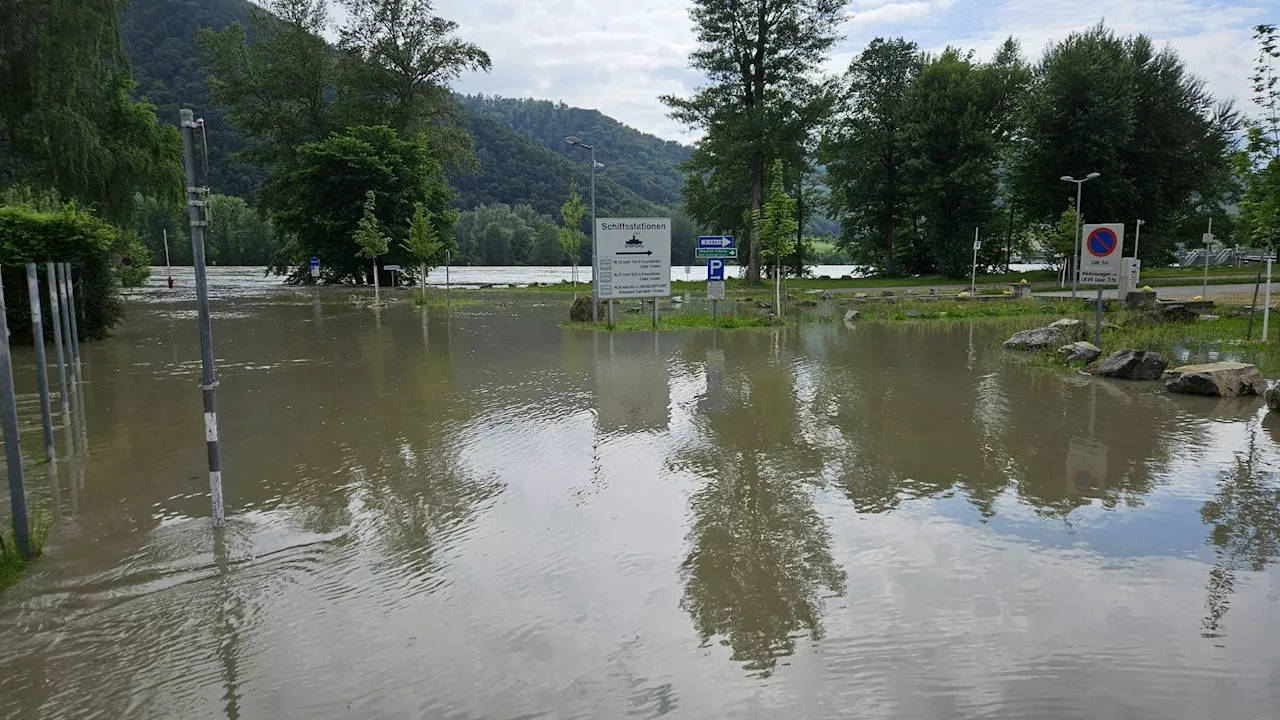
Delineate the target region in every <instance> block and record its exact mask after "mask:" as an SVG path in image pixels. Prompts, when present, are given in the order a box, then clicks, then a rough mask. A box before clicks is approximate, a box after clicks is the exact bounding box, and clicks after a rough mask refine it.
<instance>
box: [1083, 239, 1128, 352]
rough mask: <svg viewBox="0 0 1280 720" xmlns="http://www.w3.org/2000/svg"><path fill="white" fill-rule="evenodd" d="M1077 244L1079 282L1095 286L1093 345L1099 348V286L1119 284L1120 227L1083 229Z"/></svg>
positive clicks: (1100, 306) (1100, 337) (1100, 328)
mask: <svg viewBox="0 0 1280 720" xmlns="http://www.w3.org/2000/svg"><path fill="white" fill-rule="evenodd" d="M1083 232H1084V242H1083V243H1081V244H1080V258H1079V263H1080V265H1079V267H1080V282H1081V283H1084V284H1089V283H1092V284H1094V285H1097V286H1098V300H1097V304H1096V306H1095V307H1094V328H1093V344H1094V345H1098V346H1101V345H1102V286H1103V285H1119V284H1120V259H1121V257H1122V256H1123V255H1124V252H1123V250H1124V223H1106V224H1102V225H1085V226H1084V231H1083Z"/></svg>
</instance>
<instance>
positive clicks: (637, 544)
mask: <svg viewBox="0 0 1280 720" xmlns="http://www.w3.org/2000/svg"><path fill="white" fill-rule="evenodd" d="M213 283H214V289H215V295H216V298H217V299H216V300H215V302H214V336H215V341H216V344H217V358H218V364H219V377H220V380H221V384H220V386H219V388H218V392H219V401H220V404H221V430H222V441H223V458H224V467H225V471H224V483H225V487H226V499H227V503H228V505H229V508H230V511H231V513H232V516H231V518H230V520H229V525H228V527H227V529H226V530H225V531H224V532H217V533H215V532H213V531H212V530H211V528H210V522H209V520H208V518H207V513H208V510H209V501H208V496H207V478H206V472H205V451H204V442H203V432H202V423H201V406H200V395H199V391H198V388H197V386H196V381H197V378H198V374H199V360H198V357H199V354H198V348H197V337H196V328H195V313H194V305H193V304H192V303H191V301H190V299H189V294H188V293H184V292H182V291H181V288H180V289H179V290H178V291H177V292H174V293H170V292H169V291H167V290H165V289H164V288H162V287H161V286H160V285H159V278H157V279H156V280H155V281H153V284H152V287H150V288H148V289H147V290H146V291H144V292H141V293H138V294H137V295H136V296H135V297H134V298H133V299H132V300H131V303H130V319H129V320H128V322H127V324H125V325H124V326H123V327H121V328H120V329H119V332H118V333H117V334H116V336H115V337H113V338H112V339H110V340H108V341H105V342H99V343H91V344H86V345H85V347H84V360H85V373H86V379H87V382H86V383H85V384H84V385H83V386H82V389H83V393H82V394H83V403H84V408H85V409H84V412H83V413H82V415H80V416H77V417H79V418H82V419H77V420H74V421H73V422H72V423H71V424H70V425H69V426H67V427H66V428H65V429H64V428H60V429H59V432H58V440H59V449H60V450H62V449H64V448H65V442H66V438H68V437H69V438H70V441H71V442H72V443H74V444H75V445H76V456H75V457H73V458H71V459H70V460H69V461H63V462H60V463H58V464H57V466H31V467H30V469H29V474H28V478H27V482H28V486H29V491H30V493H31V495H32V497H33V502H34V503H36V504H38V505H40V506H41V507H42V508H44V509H45V510H46V511H47V512H48V513H49V514H50V515H52V516H54V518H55V525H54V530H53V534H52V536H51V538H50V542H49V546H48V549H47V555H46V556H45V557H43V558H42V559H40V560H38V561H37V562H36V563H35V564H34V565H33V566H32V568H31V570H30V571H29V573H28V576H27V578H26V579H25V580H24V581H23V582H22V583H21V584H19V585H17V586H15V587H13V588H10V589H9V590H6V591H4V592H3V593H2V594H0V717H5V718H10V717H12V718H89V717H106V718H125V717H127V718H170V717H182V718H220V717H227V718H264V717H297V718H302V717H307V718H409V717H413V718H619V717H638V718H653V717H672V718H776V717H786V718H913V719H932V718H1088V719H1095V718H1161V719H1163V718H1214V719H1219V718H1274V717H1276V708H1277V707H1280V623H1277V620H1280V571H1278V570H1277V568H1276V566H1275V565H1274V562H1275V561H1276V559H1277V556H1278V555H1280V496H1278V495H1277V478H1276V474H1275V473H1276V469H1277V467H1278V466H1280V449H1278V446H1277V439H1278V438H1280V426H1278V425H1277V423H1276V422H1275V421H1274V420H1273V419H1268V418H1266V417H1265V416H1264V414H1263V412H1262V410H1261V407H1260V403H1259V402H1258V401H1254V402H1218V401H1212V400H1207V399H1200V398H1186V397H1174V396H1170V395H1167V394H1165V393H1164V392H1163V391H1162V390H1161V389H1160V388H1159V386H1158V385H1146V384H1136V385H1135V384H1129V385H1124V384H1119V383H1112V382H1096V381H1093V380H1091V379H1090V378H1086V377H1077V376H1062V375H1060V374H1058V373H1057V372H1055V371H1048V370H1042V369H1035V368H1029V367H1026V366H1024V365H1021V364H1018V363H1016V362H1011V361H1010V360H1009V359H1008V358H1006V357H1005V356H1003V355H1002V354H1001V352H1000V351H999V350H998V348H997V343H995V342H994V340H997V339H998V338H996V337H995V336H994V334H993V333H994V332H995V331H994V330H989V329H983V328H973V327H970V326H967V325H945V326H938V325H933V326H925V325H904V326H891V327H885V326H878V325H857V326H852V327H847V326H845V325H843V324H839V323H827V324H812V325H806V326H801V327H790V328H778V329H767V330H758V331H757V330H751V331H739V332H721V333H715V332H710V331H705V332H671V333H661V334H654V333H619V334H616V335H612V336H611V335H609V334H606V333H598V332H590V331H581V330H568V329H562V328H560V327H559V322H560V320H561V318H562V317H563V316H564V315H565V312H566V307H565V305H566V303H565V302H564V300H565V299H564V298H561V297H544V296H545V295H546V294H545V293H541V294H537V295H534V296H527V295H526V296H524V297H523V298H522V297H519V296H517V295H513V294H507V295H503V294H497V293H494V294H481V293H473V294H471V295H468V296H466V297H467V299H468V300H469V301H470V302H468V303H467V304H461V303H459V304H458V305H455V307H454V308H453V311H452V314H447V313H446V312H445V310H444V309H443V308H438V307H432V308H430V309H429V310H426V311H423V310H418V309H414V308H412V307H410V306H408V305H406V304H400V305H393V306H391V307H389V308H387V309H385V310H381V311H374V310H370V309H367V308H360V307H351V306H348V305H347V304H346V297H347V291H321V292H318V293H313V292H312V291H310V290H293V289H286V290H283V291H281V290H278V289H271V288H264V287H263V285H262V283H261V282H259V281H257V280H255V279H254V278H253V277H251V276H241V275H238V274H237V273H236V272H234V271H231V272H227V271H220V272H218V273H215V276H214V280H213ZM16 363H17V365H18V368H17V382H18V384H19V389H20V390H21V391H22V392H24V395H23V398H22V403H21V408H20V410H21V412H22V415H23V418H24V421H25V423H26V424H25V431H26V433H27V436H28V437H31V438H35V437H37V436H38V433H39V430H38V427H39V426H38V420H34V424H33V418H34V415H33V413H34V412H35V407H34V404H33V397H32V395H31V394H30V393H32V392H34V377H33V374H32V370H31V362H30V352H29V351H21V350H20V351H19V352H18V355H17V358H16ZM84 440H87V444H86V443H85V442H83V441H84ZM0 509H3V510H4V512H5V517H6V518H7V508H0Z"/></svg>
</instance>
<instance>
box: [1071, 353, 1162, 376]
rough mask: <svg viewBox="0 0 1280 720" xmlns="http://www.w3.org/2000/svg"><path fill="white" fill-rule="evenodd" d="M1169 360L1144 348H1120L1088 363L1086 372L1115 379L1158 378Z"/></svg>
mask: <svg viewBox="0 0 1280 720" xmlns="http://www.w3.org/2000/svg"><path fill="white" fill-rule="evenodd" d="M1167 367H1169V361H1168V360H1165V359H1164V356H1163V355H1161V354H1160V353H1155V352H1148V351H1146V350H1121V351H1120V352H1115V353H1111V354H1110V355H1108V356H1107V357H1105V358H1103V359H1101V360H1097V361H1095V362H1093V363H1090V364H1089V366H1088V367H1086V368H1085V369H1084V371H1085V372H1087V373H1092V374H1094V375H1101V376H1102V377H1109V378H1116V379H1117V380H1159V379H1160V376H1161V375H1162V374H1163V373H1164V370H1165V368H1167Z"/></svg>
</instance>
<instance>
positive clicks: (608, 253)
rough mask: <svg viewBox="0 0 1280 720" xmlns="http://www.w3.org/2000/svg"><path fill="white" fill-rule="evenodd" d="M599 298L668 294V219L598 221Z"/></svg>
mask: <svg viewBox="0 0 1280 720" xmlns="http://www.w3.org/2000/svg"><path fill="white" fill-rule="evenodd" d="M596 242H597V243H598V244H599V247H600V257H599V259H598V260H597V262H598V263H599V265H600V268H599V269H600V274H599V278H600V285H599V288H598V292H599V294H600V298H601V299H604V300H607V299H610V298H642V297H667V296H668V295H670V294H671V218H599V219H597V220H596Z"/></svg>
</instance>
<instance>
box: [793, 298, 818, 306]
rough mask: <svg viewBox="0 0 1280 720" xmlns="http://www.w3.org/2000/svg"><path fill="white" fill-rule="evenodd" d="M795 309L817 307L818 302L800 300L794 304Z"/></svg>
mask: <svg viewBox="0 0 1280 720" xmlns="http://www.w3.org/2000/svg"><path fill="white" fill-rule="evenodd" d="M796 307H809V308H812V307H818V302H817V301H816V300H801V301H800V302H798V303H796Z"/></svg>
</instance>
